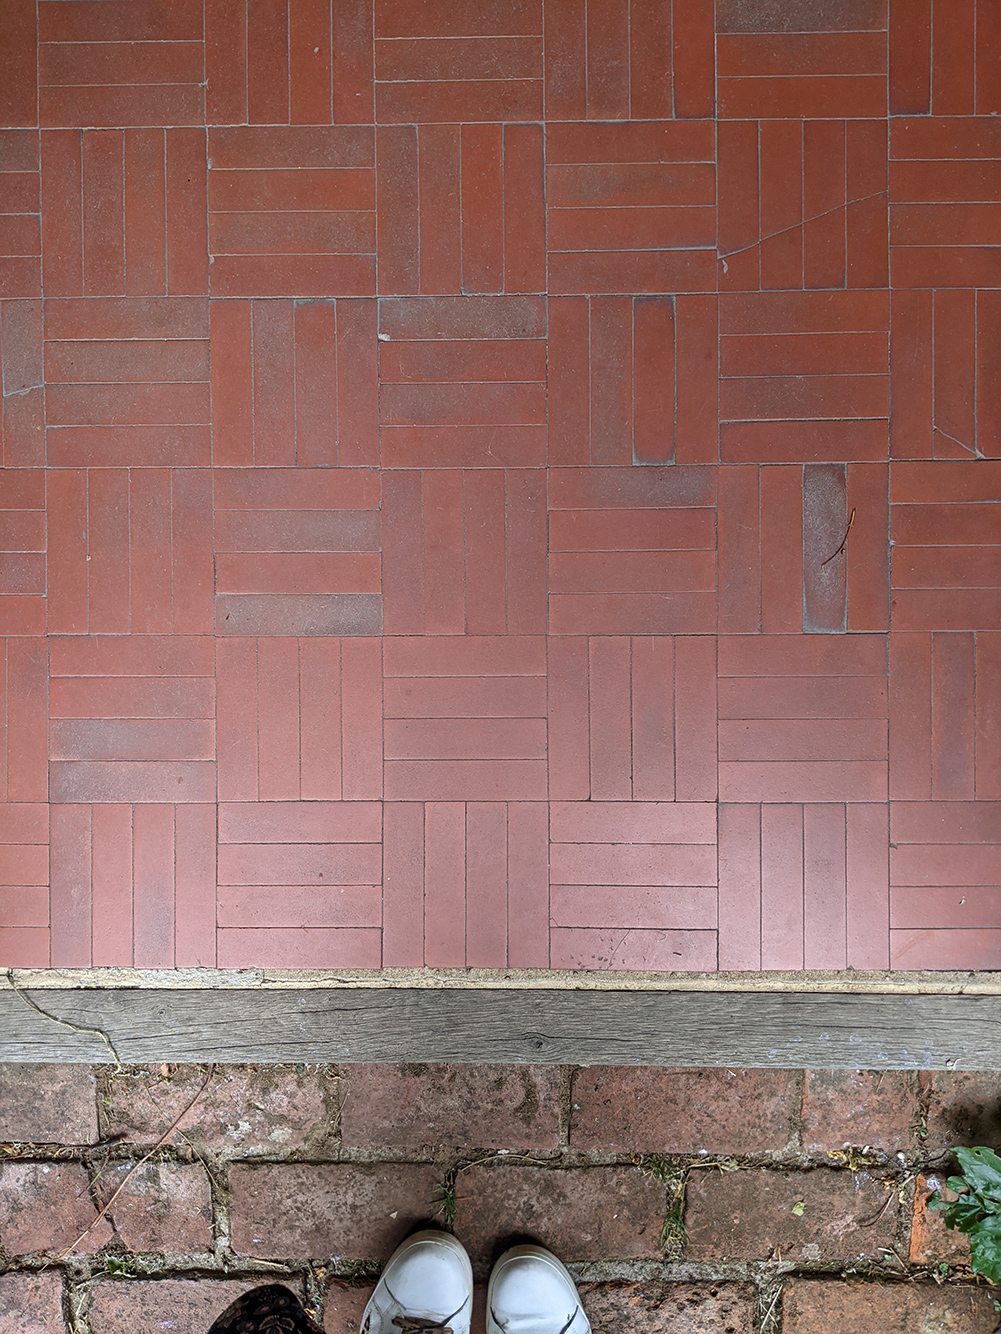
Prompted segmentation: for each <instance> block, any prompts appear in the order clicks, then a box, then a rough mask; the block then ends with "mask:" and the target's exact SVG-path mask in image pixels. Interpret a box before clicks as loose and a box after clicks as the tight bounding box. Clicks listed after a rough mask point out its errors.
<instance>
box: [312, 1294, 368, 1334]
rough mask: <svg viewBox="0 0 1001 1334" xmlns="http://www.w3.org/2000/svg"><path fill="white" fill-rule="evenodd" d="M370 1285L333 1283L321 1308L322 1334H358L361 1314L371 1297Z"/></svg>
mask: <svg viewBox="0 0 1001 1334" xmlns="http://www.w3.org/2000/svg"><path fill="white" fill-rule="evenodd" d="M374 1287H375V1285H374V1284H372V1283H366V1284H358V1285H351V1286H349V1285H348V1284H345V1283H334V1284H332V1285H331V1287H329V1288H328V1289H327V1297H326V1302H325V1303H324V1307H323V1329H324V1334H358V1330H359V1329H360V1328H361V1317H362V1312H363V1311H364V1310H365V1306H366V1304H367V1303H368V1299H369V1297H371V1295H372V1292H373V1290H374Z"/></svg>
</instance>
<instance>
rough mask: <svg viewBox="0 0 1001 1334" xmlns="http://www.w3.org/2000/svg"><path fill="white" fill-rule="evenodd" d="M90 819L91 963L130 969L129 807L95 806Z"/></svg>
mask: <svg viewBox="0 0 1001 1334" xmlns="http://www.w3.org/2000/svg"><path fill="white" fill-rule="evenodd" d="M67 809H70V808H67ZM91 820H92V824H91V831H92V838H93V851H92V854H91V874H92V880H93V883H92V891H93V899H94V903H93V939H94V946H93V949H94V963H95V965H96V966H97V967H116V966H117V967H126V968H129V967H131V966H132V807H131V806H95V807H94V808H93V809H92V815H91ZM213 932H214V925H213Z"/></svg>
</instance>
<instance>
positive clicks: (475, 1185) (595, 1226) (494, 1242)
mask: <svg viewBox="0 0 1001 1334" xmlns="http://www.w3.org/2000/svg"><path fill="white" fill-rule="evenodd" d="M455 1203H456V1231H457V1232H458V1233H459V1234H460V1235H461V1236H462V1238H463V1245H464V1246H465V1247H466V1248H467V1249H468V1251H469V1253H470V1255H471V1256H473V1257H474V1260H475V1261H488V1260H490V1259H494V1258H496V1255H497V1254H498V1253H499V1251H498V1247H499V1246H500V1244H501V1242H502V1241H503V1240H504V1238H508V1239H509V1244H515V1240H514V1239H516V1238H518V1237H524V1236H531V1237H533V1238H535V1239H536V1240H537V1242H538V1244H540V1245H542V1246H545V1247H547V1248H548V1249H549V1250H551V1251H553V1252H555V1253H557V1254H559V1255H560V1256H561V1257H562V1258H563V1259H565V1260H602V1259H604V1258H606V1257H607V1256H609V1255H621V1256H628V1257H630V1258H643V1257H648V1258H651V1259H652V1258H655V1257H657V1256H660V1255H661V1254H662V1250H661V1242H660V1232H661V1227H662V1226H663V1222H664V1212H665V1188H664V1185H663V1184H662V1183H661V1182H659V1181H657V1180H655V1179H654V1178H653V1177H652V1176H650V1175H647V1174H644V1173H641V1172H640V1171H639V1169H638V1168H623V1167H588V1168H585V1169H583V1170H581V1171H577V1172H566V1171H559V1170H555V1169H549V1168H545V1167H532V1166H525V1167H511V1166H507V1165H505V1164H503V1163H501V1164H498V1163H496V1162H495V1163H493V1164H490V1165H486V1166H480V1167H470V1168H469V1169H468V1170H466V1171H464V1172H461V1173H460V1174H459V1177H458V1178H457V1180H456V1184H455Z"/></svg>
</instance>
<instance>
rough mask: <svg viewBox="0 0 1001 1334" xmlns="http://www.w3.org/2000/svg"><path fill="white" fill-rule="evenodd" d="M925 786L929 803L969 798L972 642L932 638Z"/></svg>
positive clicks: (971, 782) (954, 637) (971, 784)
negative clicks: (927, 784)
mask: <svg viewBox="0 0 1001 1334" xmlns="http://www.w3.org/2000/svg"><path fill="white" fill-rule="evenodd" d="M931 647H932V657H931V715H932V716H931V733H932V750H931V786H932V798H933V800H939V799H941V800H944V801H963V800H970V799H972V797H973V795H974V731H975V718H974V694H973V692H974V638H973V635H971V634H936V635H933V636H932V646H931Z"/></svg>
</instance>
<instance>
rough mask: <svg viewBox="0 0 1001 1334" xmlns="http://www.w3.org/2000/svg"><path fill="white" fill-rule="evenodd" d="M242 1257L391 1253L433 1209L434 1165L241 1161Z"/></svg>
mask: <svg viewBox="0 0 1001 1334" xmlns="http://www.w3.org/2000/svg"><path fill="white" fill-rule="evenodd" d="M229 1184H230V1199H231V1205H230V1207H231V1216H232V1237H233V1250H234V1251H235V1252H236V1253H237V1254H239V1255H261V1256H263V1255H268V1256H272V1255H285V1256H289V1257H292V1256H309V1255H326V1256H335V1255H337V1256H342V1257H344V1258H345V1259H349V1260H352V1259H366V1258H369V1257H372V1256H388V1255H390V1254H391V1253H392V1251H393V1250H394V1248H395V1247H396V1246H398V1245H399V1244H400V1242H401V1241H402V1240H403V1239H404V1237H406V1236H407V1235H408V1233H410V1232H412V1231H413V1230H414V1229H415V1227H416V1226H417V1224H419V1223H428V1224H430V1225H433V1224H432V1219H433V1218H434V1216H435V1213H436V1211H437V1208H438V1194H439V1192H438V1191H437V1190H436V1187H438V1186H439V1184H440V1179H439V1177H438V1173H437V1170H436V1169H435V1168H434V1167H431V1166H417V1165H410V1164H408V1165H405V1166H400V1165H399V1164H395V1163H394V1164H371V1165H357V1164H353V1163H344V1164H339V1165H331V1164H320V1165H312V1164H306V1163H278V1164H265V1163H261V1164H254V1165H251V1166H244V1165H243V1164H238V1165H236V1166H234V1167H233V1168H232V1169H231V1170H230V1177H229Z"/></svg>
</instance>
